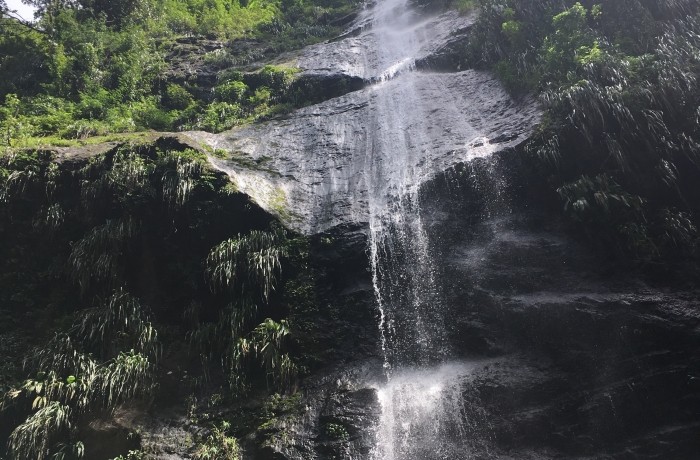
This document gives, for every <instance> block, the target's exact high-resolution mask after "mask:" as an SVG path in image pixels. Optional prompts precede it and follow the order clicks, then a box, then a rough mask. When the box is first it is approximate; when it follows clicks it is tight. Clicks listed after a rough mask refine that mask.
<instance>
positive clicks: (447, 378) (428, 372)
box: [366, 0, 485, 460]
mask: <svg viewBox="0 0 700 460" xmlns="http://www.w3.org/2000/svg"><path fill="white" fill-rule="evenodd" d="M407 3H408V2H407V0H384V1H382V2H380V3H378V4H377V5H376V6H375V7H374V11H372V12H371V17H372V18H373V20H372V23H371V24H372V25H371V27H372V34H373V35H374V43H376V48H375V49H371V50H369V52H368V54H369V56H368V61H369V62H372V63H373V67H374V68H373V69H372V70H373V71H374V72H375V81H376V82H377V83H376V84H375V85H374V87H373V89H374V91H373V94H372V95H371V97H370V101H371V104H372V105H373V106H374V110H372V112H371V113H372V114H373V115H374V116H373V118H372V119H371V120H369V123H370V125H371V130H370V132H371V133H372V136H370V138H369V141H368V145H367V160H366V171H367V174H368V177H367V179H366V180H367V188H368V201H369V231H370V236H369V254H370V263H371V269H372V281H373V285H374V292H375V296H376V302H377V306H378V309H379V318H380V320H379V329H380V336H381V341H382V352H383V355H384V369H385V374H386V382H384V383H382V384H379V385H378V386H377V390H378V397H379V401H380V404H381V408H382V413H381V416H380V422H379V425H378V427H377V433H376V439H377V442H376V446H375V448H374V450H373V453H372V459H373V460H404V459H406V460H408V459H456V458H468V451H467V450H466V447H465V442H464V439H465V438H466V437H467V432H466V426H465V413H464V412H465V410H464V407H463V405H464V402H463V397H462V391H463V388H462V384H461V381H462V377H464V375H465V374H467V373H468V371H469V368H468V366H467V365H466V364H462V363H456V362H450V361H449V360H450V356H451V352H450V346H449V343H448V340H447V334H446V328H445V318H444V317H443V314H442V310H443V309H442V299H441V295H440V292H439V290H438V286H437V280H436V276H437V273H436V270H435V262H434V261H433V260H432V257H431V252H432V251H431V242H430V241H429V238H428V236H427V233H426V229H425V228H424V223H423V219H422V215H421V214H422V209H421V202H420V196H419V188H420V184H421V183H422V182H424V181H425V180H426V178H428V177H429V174H430V171H431V169H430V168H431V167H432V165H430V164H429V163H428V162H426V161H422V160H423V159H424V157H425V156H426V151H425V149H423V148H419V146H421V145H425V144H426V143H425V141H424V139H425V138H430V137H432V136H435V134H436V133H435V131H436V130H438V129H440V128H441V127H440V126H434V125H431V117H430V112H429V111H428V108H429V107H430V103H429V101H425V100H423V96H424V95H423V94H422V91H421V89H422V86H421V85H418V84H417V82H418V81H419V79H420V78H421V77H420V76H419V75H418V74H417V73H416V72H415V64H414V62H415V58H416V57H417V54H418V52H419V50H420V49H421V47H422V45H423V43H424V42H425V41H426V40H427V39H428V38H429V36H430V30H429V29H428V27H427V24H428V23H426V22H421V19H420V17H419V16H417V15H416V14H415V13H414V12H413V11H412V10H411V8H410V7H409V5H408V4H407ZM434 84H436V85H439V84H440V81H439V79H435V82H434ZM444 90H445V91H449V90H448V89H447V88H444ZM454 116H455V117H456V118H457V120H458V121H457V125H458V128H461V129H463V130H464V132H471V131H473V128H472V127H471V126H470V125H468V124H467V122H466V120H464V121H461V122H460V121H459V120H460V119H461V118H463V117H462V115H461V114H460V113H455V114H454ZM438 135H439V134H438ZM482 150H483V149H482ZM479 153H481V154H483V153H485V152H483V151H482V152H479Z"/></svg>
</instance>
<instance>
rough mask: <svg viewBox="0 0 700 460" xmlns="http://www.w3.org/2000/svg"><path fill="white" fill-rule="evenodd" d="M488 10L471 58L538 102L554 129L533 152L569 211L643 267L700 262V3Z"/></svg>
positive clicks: (634, 1) (496, 5)
mask: <svg viewBox="0 0 700 460" xmlns="http://www.w3.org/2000/svg"><path fill="white" fill-rule="evenodd" d="M479 3H480V11H481V15H480V17H479V19H478V21H477V23H476V25H475V33H474V34H473V36H472V38H471V41H470V43H469V45H468V47H467V49H466V50H465V52H466V54H465V59H466V61H467V62H468V63H469V64H470V65H472V66H476V67H486V68H491V69H493V70H495V72H496V73H497V74H498V75H499V76H500V77H501V79H502V81H503V82H504V83H505V84H506V86H507V87H508V88H509V89H510V90H511V91H513V92H514V93H527V92H534V93H536V94H538V95H539V98H540V101H541V102H542V105H543V106H544V109H545V117H544V120H545V122H544V123H543V125H542V126H541V128H540V131H539V132H538V133H537V135H536V136H535V138H534V139H533V140H532V141H531V142H530V143H529V145H528V146H527V151H528V152H529V153H530V154H531V155H532V157H533V158H534V159H535V160H536V161H537V163H538V168H540V170H541V171H542V172H543V173H544V174H546V175H547V176H548V180H549V183H550V184H551V187H552V188H553V189H554V190H556V192H557V194H558V195H559V197H560V198H561V201H562V203H563V205H564V206H563V207H564V210H565V212H566V214H567V215H568V216H570V218H571V219H572V221H574V222H576V223H577V225H578V226H579V227H580V228H582V229H583V230H584V231H585V232H586V233H587V234H589V235H590V236H591V237H592V238H594V239H595V240H596V241H598V242H599V243H600V244H602V245H604V246H605V247H606V248H609V249H613V250H614V251H615V252H617V253H618V254H621V255H628V256H632V257H633V258H634V259H635V260H637V261H638V262H640V263H641V264H643V265H645V266H648V267H652V266H656V267H661V266H670V265H672V264H675V263H677V262H678V261H686V262H691V261H692V260H696V258H697V255H698V253H697V250H698V232H697V227H698V224H699V216H700V214H699V211H700V210H699V209H698V203H700V196H698V194H697V187H696V186H695V185H694V184H696V183H697V181H698V179H700V166H699V165H700V147H699V146H700V142H699V141H700V131H699V130H698V126H700V125H698V106H700V86H698V84H699V81H698V78H697V75H698V72H699V71H700V59H699V58H698V56H700V41H699V40H698V37H699V36H700V17H699V16H698V14H699V10H700V8H699V7H698V4H697V2H690V1H660V2H659V1H650V0H623V1H619V0H614V1H613V0H600V1H598V2H592V1H581V2H576V1H565V2H561V1H554V0H547V1H539V0H537V1H536V0H524V1H500V0H480V1H479ZM693 263H694V262H693Z"/></svg>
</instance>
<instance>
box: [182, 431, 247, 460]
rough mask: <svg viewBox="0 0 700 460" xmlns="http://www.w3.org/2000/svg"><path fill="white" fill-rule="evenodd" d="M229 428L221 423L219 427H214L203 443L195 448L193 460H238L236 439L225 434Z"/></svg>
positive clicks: (238, 453) (238, 449)
mask: <svg viewBox="0 0 700 460" xmlns="http://www.w3.org/2000/svg"><path fill="white" fill-rule="evenodd" d="M230 427H231V424H230V423H228V422H222V423H221V426H215V427H213V428H212V430H211V434H210V435H209V436H207V438H206V440H205V442H204V443H202V444H200V445H199V446H198V447H197V450H196V451H195V453H194V455H193V456H192V458H194V459H195V460H240V458H241V451H240V448H239V447H238V441H236V438H234V437H231V436H228V435H227V434H226V432H227V431H228V430H229V428H230Z"/></svg>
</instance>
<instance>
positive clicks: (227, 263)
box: [207, 227, 286, 301]
mask: <svg viewBox="0 0 700 460" xmlns="http://www.w3.org/2000/svg"><path fill="white" fill-rule="evenodd" d="M285 241H286V237H285V232H284V230H283V229H282V228H279V227H278V228H276V229H274V230H273V231H271V232H263V231H258V230H253V231H252V232H250V233H249V234H247V235H245V236H240V235H239V236H238V238H233V239H229V240H226V241H224V242H223V243H221V244H219V245H218V246H215V247H214V248H213V249H212V250H211V252H210V253H209V256H208V257H207V277H208V279H209V282H210V283H211V285H212V286H213V287H214V288H233V287H234V286H238V287H239V288H240V290H241V292H242V293H243V294H249V295H253V294H254V293H257V292H260V293H261V294H262V298H263V299H264V300H265V301H267V300H268V299H269V297H270V293H271V292H272V291H273V290H274V288H275V284H276V281H277V275H278V274H279V272H280V270H281V259H282V257H284V256H285V255H286V247H285Z"/></svg>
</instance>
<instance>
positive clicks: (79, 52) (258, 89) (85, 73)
mask: <svg viewBox="0 0 700 460" xmlns="http://www.w3.org/2000/svg"><path fill="white" fill-rule="evenodd" d="M31 3H33V4H34V5H35V6H36V7H37V8H38V9H37V18H36V22H33V23H30V22H28V21H23V20H21V19H18V18H17V17H16V16H14V15H13V14H11V13H9V11H8V10H7V8H1V9H0V30H2V34H0V56H1V57H0V148H1V147H22V146H32V145H36V144H37V143H44V144H55V143H57V142H66V141H68V140H86V139H89V138H92V137H96V136H106V135H114V134H118V133H128V132H136V131H144V130H151V129H152V130H158V131H175V130H185V129H203V130H208V131H217V132H218V131H223V130H225V129H229V128H231V127H233V126H235V125H239V124H242V123H249V122H252V121H256V120H259V119H263V118H265V117H268V116H271V115H274V114H278V113H284V112H285V111H287V110H289V108H290V103H295V101H292V100H291V99H292V98H291V95H289V94H287V93H288V91H289V78H288V77H290V75H293V73H294V71H293V70H290V69H284V68H273V67H265V68H262V69H260V70H259V71H257V72H249V73H247V74H242V73H240V72H238V77H237V78H235V79H232V78H231V72H230V71H229V70H230V68H231V67H234V66H240V65H246V64H249V63H250V61H251V60H253V61H254V60H258V59H259V58H261V57H262V56H257V55H255V56H252V57H250V58H244V57H241V56H237V57H233V56H232V55H231V53H232V52H233V50H234V49H236V48H237V45H236V40H238V39H240V40H249V39H251V38H255V39H256V40H258V41H260V42H261V43H263V45H264V49H265V50H266V51H265V52H281V51H284V50H286V49H289V48H290V47H291V48H295V47H297V48H298V47H301V46H303V45H305V44H309V43H312V42H315V41H318V40H321V39H324V38H330V37H331V36H333V35H334V34H337V33H339V32H340V28H339V27H340V26H337V25H333V24H335V21H336V20H338V19H339V18H342V17H343V16H346V15H348V14H349V13H350V12H351V11H352V10H353V9H354V8H357V7H358V6H359V4H358V3H355V2H346V1H341V0H313V1H311V2H302V1H299V0H292V1H286V0H285V1H281V0H269V1H267V0H266V1H262V2H238V1H233V0H212V1H208V2H201V1H196V0H187V1H174V0H145V1H139V2H135V1H118V2H107V1H87V0H77V1H70V2H55V1H44V0H37V1H33V2H31ZM192 36H194V37H195V41H197V40H203V41H206V40H211V39H216V40H218V41H219V42H218V43H220V44H221V46H224V45H223V43H224V42H225V41H227V40H228V41H230V42H231V45H230V46H224V47H220V48H217V49H215V50H213V51H210V52H208V53H207V54H206V55H205V56H204V59H203V61H204V65H205V67H207V68H208V69H214V70H215V71H220V73H221V78H220V79H219V82H218V83H217V85H216V87H215V88H214V90H213V91H203V90H202V88H198V87H197V83H196V82H195V81H190V80H189V79H188V78H184V77H182V75H181V74H178V73H177V72H174V73H171V72H169V69H170V65H171V64H170V63H169V62H168V59H167V56H170V55H171V54H172V53H173V52H175V51H173V50H176V49H177V48H176V45H175V43H176V42H177V40H179V39H186V40H187V39H191V37H192ZM271 50H276V51H271ZM256 56H257V57H256ZM195 58H196V56H194V55H193V56H192V60H195ZM268 77H272V78H268ZM183 80H184V81H183Z"/></svg>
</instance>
